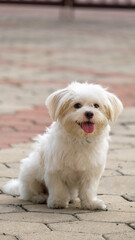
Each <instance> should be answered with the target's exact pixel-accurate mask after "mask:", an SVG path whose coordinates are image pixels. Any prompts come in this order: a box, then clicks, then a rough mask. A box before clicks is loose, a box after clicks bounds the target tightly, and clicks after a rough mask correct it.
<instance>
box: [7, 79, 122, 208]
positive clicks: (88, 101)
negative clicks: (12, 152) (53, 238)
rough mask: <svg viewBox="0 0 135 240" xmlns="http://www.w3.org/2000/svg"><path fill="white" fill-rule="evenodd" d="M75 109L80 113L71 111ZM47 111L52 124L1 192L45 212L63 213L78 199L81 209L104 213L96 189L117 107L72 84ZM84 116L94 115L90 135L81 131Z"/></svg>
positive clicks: (92, 88)
mask: <svg viewBox="0 0 135 240" xmlns="http://www.w3.org/2000/svg"><path fill="white" fill-rule="evenodd" d="M76 103H79V104H80V107H78V108H75V104H76ZM94 104H98V105H99V108H98V106H97V105H95V107H94ZM46 105H47V107H48V109H49V113H50V116H51V118H52V119H53V121H54V122H53V123H52V125H51V127H50V128H48V129H47V131H46V133H44V135H42V136H38V137H37V143H36V146H35V149H34V151H33V152H32V153H31V154H30V155H29V157H28V158H26V159H23V160H22V161H21V169H20V174H19V178H18V179H17V180H11V181H9V182H8V183H7V184H6V185H5V186H4V187H3V191H4V192H5V193H7V194H11V195H20V198H21V199H25V200H32V201H33V202H37V203H42V202H45V201H47V205H48V207H49V208H66V207H68V204H69V201H70V200H74V199H75V198H76V197H77V196H79V198H80V200H81V206H82V208H83V209H92V210H93V209H103V210H104V209H106V205H105V204H104V202H103V201H102V200H100V199H98V198H97V188H98V185H99V180H100V178H101V175H102V173H103V170H104V168H105V163H106V156H107V151H108V140H109V131H110V126H109V124H108V122H109V120H111V121H115V120H116V119H117V117H118V115H119V114H120V113H121V111H122V109H123V106H122V103H121V101H120V100H119V99H118V98H117V97H116V96H115V95H114V94H111V93H109V92H108V91H107V90H106V89H104V88H102V87H101V86H100V85H95V84H88V83H78V82H73V83H71V84H70V85H69V86H68V87H67V88H64V89H61V90H58V91H56V92H54V93H52V94H51V95H50V96H49V97H48V98H47V100H46ZM86 112H92V113H93V117H92V118H91V119H90V121H91V122H92V123H93V124H94V131H93V132H92V133H86V132H85V131H84V130H83V129H82V127H81V124H82V123H83V122H87V121H88V119H87V117H86V115H85V113H86Z"/></svg>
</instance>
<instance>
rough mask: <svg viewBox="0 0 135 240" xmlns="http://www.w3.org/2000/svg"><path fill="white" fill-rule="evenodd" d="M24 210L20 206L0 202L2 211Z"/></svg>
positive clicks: (0, 211)
mask: <svg viewBox="0 0 135 240" xmlns="http://www.w3.org/2000/svg"><path fill="white" fill-rule="evenodd" d="M23 211H24V210H23V209H22V208H20V207H19V206H14V205H11V204H10V205H7V204H0V213H1V214H2V213H15V212H19V213H20V212H23ZM1 214H0V219H1Z"/></svg>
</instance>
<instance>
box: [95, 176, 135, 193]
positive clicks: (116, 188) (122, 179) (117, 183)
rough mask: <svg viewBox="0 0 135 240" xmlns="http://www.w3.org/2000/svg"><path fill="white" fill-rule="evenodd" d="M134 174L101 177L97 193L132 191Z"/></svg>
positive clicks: (134, 180) (134, 179)
mask: <svg viewBox="0 0 135 240" xmlns="http://www.w3.org/2000/svg"><path fill="white" fill-rule="evenodd" d="M134 182H135V177H134V176H115V177H102V178H101V181H100V184H99V190H98V193H99V194H120V195H122V194H125V193H131V194H132V193H134Z"/></svg>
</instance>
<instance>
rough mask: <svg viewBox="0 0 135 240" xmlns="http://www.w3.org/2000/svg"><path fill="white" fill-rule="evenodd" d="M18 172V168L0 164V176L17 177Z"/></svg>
mask: <svg viewBox="0 0 135 240" xmlns="http://www.w3.org/2000/svg"><path fill="white" fill-rule="evenodd" d="M18 173H19V168H18V169H17V168H15V167H13V168H9V167H6V166H5V165H3V164H0V176H1V177H7V176H8V177H11V178H17V177H18Z"/></svg>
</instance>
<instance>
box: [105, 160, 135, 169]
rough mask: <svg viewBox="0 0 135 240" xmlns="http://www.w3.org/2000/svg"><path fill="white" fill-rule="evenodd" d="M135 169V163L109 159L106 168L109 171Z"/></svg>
mask: <svg viewBox="0 0 135 240" xmlns="http://www.w3.org/2000/svg"><path fill="white" fill-rule="evenodd" d="M134 167H135V162H134V161H117V160H115V159H114V160H111V159H109V158H108V159H107V162H106V168H107V169H112V170H115V171H116V170H117V171H119V170H120V171H121V170H126V169H134Z"/></svg>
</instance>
